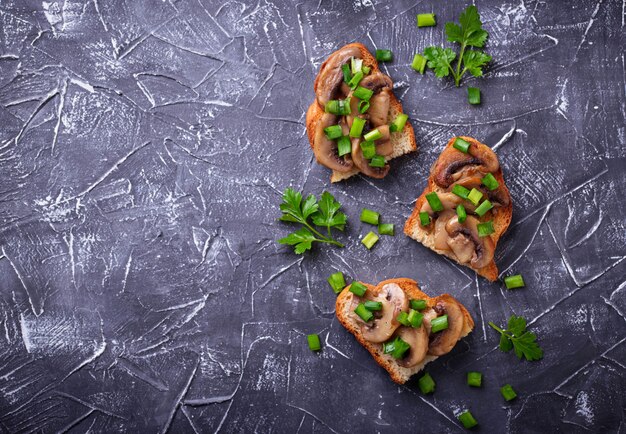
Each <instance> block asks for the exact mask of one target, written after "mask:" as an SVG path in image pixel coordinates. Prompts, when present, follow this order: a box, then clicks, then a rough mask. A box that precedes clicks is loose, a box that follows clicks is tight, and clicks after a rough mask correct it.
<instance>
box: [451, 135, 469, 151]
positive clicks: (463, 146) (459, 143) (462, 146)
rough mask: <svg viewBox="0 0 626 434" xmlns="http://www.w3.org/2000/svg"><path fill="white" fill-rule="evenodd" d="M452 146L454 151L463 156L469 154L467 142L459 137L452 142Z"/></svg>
mask: <svg viewBox="0 0 626 434" xmlns="http://www.w3.org/2000/svg"><path fill="white" fill-rule="evenodd" d="M452 146H453V147H454V149H458V150H459V151H461V152H463V153H465V154H467V153H468V152H469V148H470V144H469V142H466V141H465V140H463V139H462V138H460V137H457V139H456V140H455V141H454V145H452Z"/></svg>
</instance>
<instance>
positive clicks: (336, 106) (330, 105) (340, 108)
mask: <svg viewBox="0 0 626 434" xmlns="http://www.w3.org/2000/svg"><path fill="white" fill-rule="evenodd" d="M324 111H325V112H326V113H331V114H333V115H344V116H347V115H349V114H350V112H351V111H352V109H351V108H350V101H348V100H347V99H331V100H329V101H328V102H327V103H326V107H324Z"/></svg>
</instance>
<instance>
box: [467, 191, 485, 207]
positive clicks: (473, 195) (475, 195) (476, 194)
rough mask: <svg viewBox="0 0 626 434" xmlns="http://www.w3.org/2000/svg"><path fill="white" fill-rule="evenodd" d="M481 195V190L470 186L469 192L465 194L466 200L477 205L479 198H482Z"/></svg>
mask: <svg viewBox="0 0 626 434" xmlns="http://www.w3.org/2000/svg"><path fill="white" fill-rule="evenodd" d="M482 197H483V193H482V191H480V190H476V189H475V188H472V191H470V192H469V194H468V195H467V200H469V201H470V202H472V203H473V204H474V205H478V202H480V199H482Z"/></svg>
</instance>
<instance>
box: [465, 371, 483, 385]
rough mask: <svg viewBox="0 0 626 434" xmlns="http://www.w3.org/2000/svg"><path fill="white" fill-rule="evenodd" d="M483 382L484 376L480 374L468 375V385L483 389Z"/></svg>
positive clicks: (471, 373) (470, 373) (469, 373)
mask: <svg viewBox="0 0 626 434" xmlns="http://www.w3.org/2000/svg"><path fill="white" fill-rule="evenodd" d="M482 382H483V374H481V373H480V372H468V373H467V385H468V386H472V387H481V386H482Z"/></svg>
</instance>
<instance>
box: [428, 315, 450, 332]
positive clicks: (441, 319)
mask: <svg viewBox="0 0 626 434" xmlns="http://www.w3.org/2000/svg"><path fill="white" fill-rule="evenodd" d="M447 328H448V315H441V316H438V317H437V318H435V319H433V320H432V321H431V322H430V331H431V332H432V333H437V332H440V331H441V330H445V329H447Z"/></svg>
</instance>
